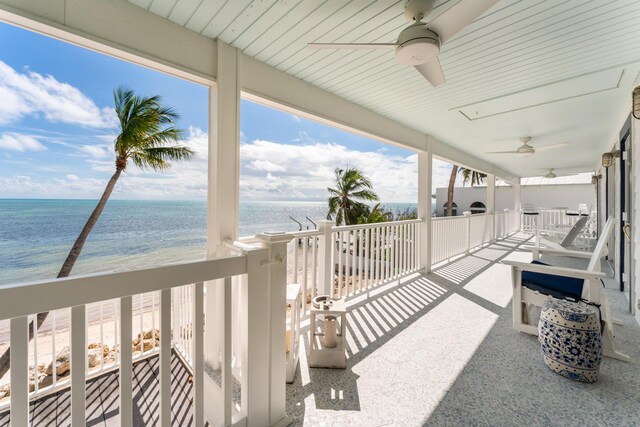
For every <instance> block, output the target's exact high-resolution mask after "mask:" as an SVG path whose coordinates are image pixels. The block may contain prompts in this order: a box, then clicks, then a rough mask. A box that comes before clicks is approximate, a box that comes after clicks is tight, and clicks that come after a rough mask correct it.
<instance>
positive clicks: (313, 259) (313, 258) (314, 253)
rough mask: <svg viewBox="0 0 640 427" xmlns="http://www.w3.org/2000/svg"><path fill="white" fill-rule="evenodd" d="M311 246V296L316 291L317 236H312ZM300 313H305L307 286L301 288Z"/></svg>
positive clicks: (314, 294) (313, 295)
mask: <svg viewBox="0 0 640 427" xmlns="http://www.w3.org/2000/svg"><path fill="white" fill-rule="evenodd" d="M311 239H312V241H313V247H312V248H311V268H312V271H313V274H312V276H311V298H313V297H315V296H316V294H317V293H318V291H317V290H318V237H317V236H313V237H312V238H311ZM302 313H303V314H304V315H306V314H307V288H306V287H305V288H304V289H303V290H302Z"/></svg>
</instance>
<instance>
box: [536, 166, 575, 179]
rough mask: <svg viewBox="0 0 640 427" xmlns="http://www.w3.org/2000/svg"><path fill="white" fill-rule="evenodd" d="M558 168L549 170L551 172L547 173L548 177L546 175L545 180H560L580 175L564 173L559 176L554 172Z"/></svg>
mask: <svg viewBox="0 0 640 427" xmlns="http://www.w3.org/2000/svg"><path fill="white" fill-rule="evenodd" d="M556 169H557V168H548V170H549V172H547V174H546V175H544V178H558V177H561V176H574V175H578V174H577V173H564V174H562V175H557V174H556V173H555V172H554V171H555V170H556Z"/></svg>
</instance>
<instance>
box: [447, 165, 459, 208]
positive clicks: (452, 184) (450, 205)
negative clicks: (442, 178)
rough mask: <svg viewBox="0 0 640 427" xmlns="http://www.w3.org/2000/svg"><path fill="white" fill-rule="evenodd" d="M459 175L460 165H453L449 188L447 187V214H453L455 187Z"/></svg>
mask: <svg viewBox="0 0 640 427" xmlns="http://www.w3.org/2000/svg"><path fill="white" fill-rule="evenodd" d="M457 175H458V165H453V168H451V176H450V177H449V188H448V189H447V216H453V189H454V187H455V185H456V176H457Z"/></svg>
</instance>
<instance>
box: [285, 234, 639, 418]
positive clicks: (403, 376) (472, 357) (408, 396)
mask: <svg viewBox="0 0 640 427" xmlns="http://www.w3.org/2000/svg"><path fill="white" fill-rule="evenodd" d="M528 244H529V243H528V242H526V237H525V236H523V235H515V236H512V237H510V238H507V239H505V240H500V241H498V242H497V243H495V244H493V245H491V246H489V247H486V248H484V249H481V250H479V251H476V252H473V253H472V254H470V255H467V256H464V257H462V258H459V259H457V260H455V261H453V262H451V263H449V264H446V265H444V266H441V267H438V268H436V269H434V271H433V273H431V274H429V275H425V276H421V275H416V276H414V277H411V278H407V279H406V280H404V281H403V282H402V283H399V284H394V285H392V287H390V288H389V289H386V290H382V291H381V292H380V293H379V294H378V295H373V294H372V295H371V298H370V299H369V300H368V301H366V302H357V301H354V302H353V304H352V306H351V307H350V313H349V315H348V325H349V326H348V334H347V342H348V348H347V357H348V360H347V368H346V369H345V370H333V369H317V368H312V369H309V368H308V366H307V361H306V352H307V350H308V341H307V340H304V341H303V342H304V343H305V345H303V346H302V349H301V358H300V359H301V360H300V362H301V363H300V367H299V368H298V371H297V373H296V377H295V380H294V383H293V384H291V385H288V386H287V413H288V415H289V417H290V418H292V419H293V424H292V425H296V426H301V425H305V426H316V425H317V426H386V425H394V426H395V425H397V426H420V425H434V426H441V425H442V426H475V425H479V426H520V425H527V426H555V425H562V426H639V425H640V364H639V362H640V327H639V326H638V324H637V323H636V322H635V320H634V319H633V318H632V317H631V316H630V315H629V314H628V310H627V307H628V302H627V299H626V297H625V295H624V294H622V293H620V292H619V291H617V290H616V289H615V286H614V283H613V279H608V280H606V285H607V287H606V290H605V291H606V292H607V294H608V295H609V299H610V300H611V304H612V308H613V311H614V314H615V315H616V318H619V319H620V320H622V321H623V322H624V325H622V326H616V344H617V345H618V347H619V348H620V350H621V351H623V352H624V353H626V354H628V355H630V356H631V357H632V359H633V362H632V363H624V362H620V361H617V360H613V359H609V358H605V359H604V360H603V363H602V366H601V371H600V378H599V380H598V382H597V383H595V384H582V383H576V382H573V381H570V380H567V379H565V378H563V377H560V376H559V375H556V374H554V373H553V372H551V371H550V370H549V369H548V368H547V367H546V366H545V365H544V363H543V362H542V359H541V356H540V350H539V345H538V342H537V338H536V337H533V336H529V335H524V334H521V333H518V332H516V331H514V330H513V329H512V328H511V273H510V269H509V267H507V266H505V265H502V264H499V263H498V262H499V261H500V260H503V259H512V260H520V261H529V260H530V259H531V255H530V250H529V248H528V246H527V245H528ZM547 261H549V262H550V263H552V264H556V265H563V266H568V267H582V268H584V267H586V265H583V264H582V263H583V261H582V260H577V261H574V260H571V259H568V258H549V259H547ZM603 271H609V272H610V268H608V266H605V267H604V270H603ZM303 332H304V333H305V336H308V329H307V330H303Z"/></svg>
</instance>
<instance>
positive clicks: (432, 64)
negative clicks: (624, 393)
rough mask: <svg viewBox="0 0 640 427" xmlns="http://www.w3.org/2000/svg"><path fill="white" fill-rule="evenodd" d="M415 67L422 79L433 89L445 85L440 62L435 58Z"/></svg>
mask: <svg viewBox="0 0 640 427" xmlns="http://www.w3.org/2000/svg"><path fill="white" fill-rule="evenodd" d="M415 67H416V70H418V71H419V72H420V74H422V75H423V76H424V78H425V79H427V80H428V81H429V83H431V85H432V86H433V87H436V86H440V85H443V84H445V83H446V80H445V78H444V72H443V71H442V67H441V66H440V60H439V59H438V57H437V56H436V57H435V58H433V59H431V60H430V61H429V62H425V63H424V64H420V65H416V66H415Z"/></svg>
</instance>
